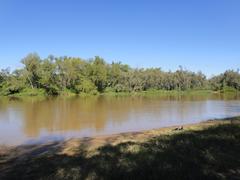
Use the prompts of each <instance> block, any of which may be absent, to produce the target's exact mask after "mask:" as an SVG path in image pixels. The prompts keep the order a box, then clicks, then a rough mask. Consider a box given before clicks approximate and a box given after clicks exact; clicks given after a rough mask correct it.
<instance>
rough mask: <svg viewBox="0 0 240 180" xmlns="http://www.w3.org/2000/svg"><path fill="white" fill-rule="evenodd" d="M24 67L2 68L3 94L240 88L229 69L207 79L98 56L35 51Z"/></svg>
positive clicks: (238, 78)
mask: <svg viewBox="0 0 240 180" xmlns="http://www.w3.org/2000/svg"><path fill="white" fill-rule="evenodd" d="M21 62H22V64H23V65H24V67H23V68H21V69H16V70H15V71H13V72H10V70H9V69H4V70H1V71H0V94H1V95H6V96H7V95H12V94H16V93H21V92H23V91H26V90H41V91H44V93H46V94H48V95H58V94H60V93H61V92H64V91H70V92H73V93H76V94H81V93H87V94H97V93H103V92H116V93H117V92H137V91H147V90H151V89H154V90H181V91H184V90H197V89H211V90H215V91H219V90H223V89H224V88H226V87H230V88H232V89H235V90H240V73H239V71H238V70H237V71H235V70H227V71H225V72H224V73H222V74H220V75H216V76H213V77H211V78H210V79H207V78H206V76H205V75H204V74H203V73H202V72H200V71H199V72H192V71H189V70H186V69H183V68H182V67H181V66H180V67H179V69H178V70H176V71H174V72H172V71H168V72H166V71H162V70H161V69H160V68H146V69H143V68H141V69H138V68H131V67H130V66H129V65H126V64H122V63H120V62H112V63H111V64H109V63H106V61H105V60H104V59H102V58H101V57H99V56H96V57H94V58H92V59H90V60H84V59H81V58H75V57H67V56H64V57H54V56H52V55H50V56H48V57H47V58H45V59H41V58H40V57H39V55H38V54H36V53H31V54H28V55H27V56H26V57H25V58H23V59H22V60H21Z"/></svg>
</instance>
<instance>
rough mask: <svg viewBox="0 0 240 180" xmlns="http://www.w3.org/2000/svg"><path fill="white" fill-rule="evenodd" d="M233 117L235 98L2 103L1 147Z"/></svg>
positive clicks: (237, 110) (238, 111)
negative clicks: (2, 145)
mask: <svg viewBox="0 0 240 180" xmlns="http://www.w3.org/2000/svg"><path fill="white" fill-rule="evenodd" d="M237 115H240V98H239V97H236V96H233V97H223V96H220V95H211V96H178V97H166V96H165V97H92V98H78V97H73V98H48V99H41V100H40V99H37V98H24V99H15V98H14V99H12V98H1V99H0V144H5V145H19V144H22V143H42V142H46V141H52V140H63V139H68V138H72V137H86V136H97V135H108V134H114V133H120V132H129V131H139V130H147V129H152V128H160V127H167V126H172V125H180V124H188V123H198V122H201V121H204V120H208V119H212V118H225V117H230V116H237Z"/></svg>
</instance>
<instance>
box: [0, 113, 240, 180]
mask: <svg viewBox="0 0 240 180" xmlns="http://www.w3.org/2000/svg"><path fill="white" fill-rule="evenodd" d="M93 147H94V148H93ZM239 152H240V117H236V118H231V119H224V120H218V121H208V122H205V123H200V124H196V125H187V126H184V128H183V130H181V131H178V130H177V131H175V130H174V127H171V128H163V129H160V130H151V131H145V132H138V133H124V134H119V135H113V136H105V137H97V138H84V139H79V140H70V141H67V142H56V143H50V144H44V145H35V146H34V145H33V146H21V147H17V148H10V149H7V148H2V149H1V156H0V179H239V177H240V153H239Z"/></svg>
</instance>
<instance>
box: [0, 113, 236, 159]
mask: <svg viewBox="0 0 240 180" xmlns="http://www.w3.org/2000/svg"><path fill="white" fill-rule="evenodd" d="M239 119H240V116H236V117H230V118H224V119H210V120H207V121H203V122H200V123H193V124H186V125H182V127H183V129H182V130H178V129H179V127H181V126H170V127H163V128H156V129H151V130H143V131H133V132H125V133H118V134H112V135H100V136H95V137H83V138H71V139H69V140H63V141H55V142H47V143H41V144H33V145H19V146H3V145H2V146H1V145H0V158H1V159H2V157H8V158H7V159H12V158H16V157H19V156H26V155H33V154H34V155H39V154H42V153H45V152H49V153H51V152H54V149H56V148H58V147H61V148H62V151H61V152H58V153H60V154H66V155H74V154H75V150H77V149H78V148H79V146H83V147H84V148H85V149H86V150H88V151H94V150H95V149H97V148H99V147H101V146H104V145H107V144H110V145H117V144H119V143H124V142H144V141H146V140H148V139H150V138H153V137H155V136H159V135H172V134H176V133H180V132H185V131H189V130H191V131H198V130H202V129H204V128H207V127H210V126H213V125H220V124H230V123H235V122H238V123H239ZM49 146H51V148H50V149H48V147H49ZM36 149H40V150H39V152H35V150H36ZM2 161H3V160H2ZM5 161H6V159H5ZM0 163H1V160H0Z"/></svg>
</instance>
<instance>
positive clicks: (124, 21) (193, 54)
mask: <svg viewBox="0 0 240 180" xmlns="http://www.w3.org/2000/svg"><path fill="white" fill-rule="evenodd" d="M30 52H37V53H38V54H39V55H40V56H41V57H47V56H48V55H49V54H53V55H56V56H64V55H67V56H79V57H82V58H90V57H94V56H95V55H99V56H102V57H103V58H105V59H106V61H107V62H111V61H113V60H117V61H121V62H123V63H127V64H130V65H131V66H132V67H162V69H164V70H169V69H170V70H175V69H176V68H178V66H179V65H182V66H183V67H185V68H187V69H190V70H193V71H197V70H202V71H203V72H204V73H206V74H207V75H208V76H210V75H212V74H217V73H219V72H222V71H224V70H226V69H229V68H234V69H237V68H240V1H239V0H162V1H161V0H38V1H35V0H0V68H6V67H8V66H9V67H11V68H17V67H21V64H20V63H19V62H20V60H21V58H23V57H24V56H25V55H26V54H28V53H30Z"/></svg>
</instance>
